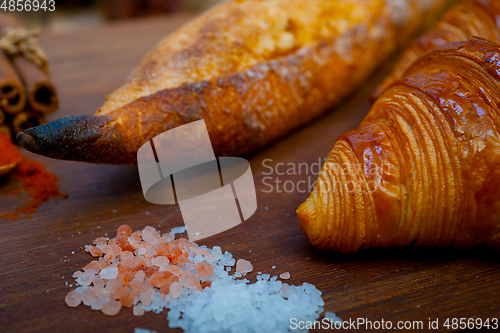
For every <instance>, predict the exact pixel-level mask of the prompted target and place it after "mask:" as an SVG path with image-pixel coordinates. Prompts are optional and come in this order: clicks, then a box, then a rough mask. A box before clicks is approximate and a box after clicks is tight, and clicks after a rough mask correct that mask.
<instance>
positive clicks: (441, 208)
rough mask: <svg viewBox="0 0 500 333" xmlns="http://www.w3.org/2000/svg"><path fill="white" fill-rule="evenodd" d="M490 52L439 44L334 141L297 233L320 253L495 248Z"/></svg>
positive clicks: (499, 180) (496, 177) (494, 90)
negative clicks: (380, 248)
mask: <svg viewBox="0 0 500 333" xmlns="http://www.w3.org/2000/svg"><path fill="white" fill-rule="evenodd" d="M499 59H500V46H499V45H498V44H495V43H492V42H489V41H487V40H484V39H479V38H471V39H469V41H464V42H455V43H450V44H445V45H444V46H442V47H441V48H438V49H436V50H434V51H431V52H430V53H427V54H426V55H425V56H423V57H421V58H419V59H418V60H417V61H416V62H414V63H413V64H412V65H411V66H410V67H409V68H408V69H407V70H406V74H405V77H404V78H403V79H401V80H399V81H396V82H395V83H393V84H392V85H391V86H389V87H388V88H387V89H386V90H385V91H384V92H383V93H382V95H381V96H380V97H379V98H378V99H377V101H376V102H375V104H374V105H373V106H372V108H371V110H370V112H369V114H368V115H367V116H366V118H365V119H364V120H363V122H362V123H361V125H360V127H359V128H357V129H356V130H353V131H351V132H349V133H347V134H344V135H342V136H341V137H340V138H339V139H337V141H336V143H335V146H334V148H333V149H332V151H331V152H330V154H329V156H328V159H327V161H326V163H325V164H324V165H323V167H322V170H321V172H320V174H319V177H318V180H317V183H316V185H315V188H314V190H313V192H312V193H311V195H310V196H309V198H308V199H307V200H306V201H305V202H304V203H303V204H302V205H301V206H300V207H299V208H298V210H297V214H298V216H299V221H300V226H301V228H302V230H303V232H304V233H305V235H306V236H307V238H308V239H309V241H310V242H311V243H312V244H313V245H315V246H317V247H319V248H322V249H331V250H336V251H340V252H355V251H358V249H360V248H372V247H377V246H404V245H410V244H414V245H421V246H455V247H469V246H473V245H476V244H479V243H483V242H486V243H487V244H489V245H491V246H493V247H496V248H499V247H500V61H499Z"/></svg>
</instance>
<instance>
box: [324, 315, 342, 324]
mask: <svg viewBox="0 0 500 333" xmlns="http://www.w3.org/2000/svg"><path fill="white" fill-rule="evenodd" d="M325 319H328V320H329V321H331V322H333V323H339V324H342V323H343V321H342V319H340V318H339V317H337V316H336V315H335V313H333V312H329V311H328V312H325ZM337 326H338V324H337Z"/></svg>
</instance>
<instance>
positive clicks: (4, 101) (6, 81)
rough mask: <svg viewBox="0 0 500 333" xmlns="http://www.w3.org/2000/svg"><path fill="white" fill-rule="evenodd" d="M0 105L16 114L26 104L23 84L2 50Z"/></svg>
mask: <svg viewBox="0 0 500 333" xmlns="http://www.w3.org/2000/svg"><path fill="white" fill-rule="evenodd" d="M0 106H1V107H2V109H3V110H4V111H5V112H6V113H9V114H16V113H18V112H20V111H21V110H23V109H24V108H25V106H26V92H25V90H24V85H23V83H22V82H21V79H20V78H19V76H18V75H17V73H16V70H15V69H14V67H13V65H12V63H11V62H10V60H9V58H7V56H6V55H5V54H4V53H3V52H0Z"/></svg>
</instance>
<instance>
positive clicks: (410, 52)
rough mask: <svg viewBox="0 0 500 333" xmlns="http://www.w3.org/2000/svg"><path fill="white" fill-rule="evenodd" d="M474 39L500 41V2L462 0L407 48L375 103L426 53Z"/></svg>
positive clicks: (377, 93)
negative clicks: (453, 43)
mask: <svg viewBox="0 0 500 333" xmlns="http://www.w3.org/2000/svg"><path fill="white" fill-rule="evenodd" d="M472 36H475V37H481V38H484V39H487V40H490V41H492V42H495V43H498V42H500V1H498V0H462V1H461V2H460V3H459V4H458V5H457V6H455V7H454V8H453V9H451V10H449V11H448V12H447V13H446V14H445V15H444V16H443V17H442V18H441V19H440V20H439V22H438V23H437V24H436V26H435V27H434V28H433V29H432V30H431V31H429V32H428V33H427V34H425V35H423V36H421V37H420V38H418V39H417V40H415V41H414V42H413V43H411V44H410V46H408V48H407V49H406V50H405V52H404V53H403V54H402V55H401V57H400V58H399V60H398V62H397V63H396V65H395V66H394V69H393V70H392V72H391V74H390V75H389V76H388V77H387V78H386V79H385V80H384V81H382V83H381V84H380V85H379V86H378V87H377V88H376V89H375V91H374V92H373V95H372V99H373V100H375V99H376V98H377V97H378V96H380V94H381V93H382V91H383V90H384V89H385V88H387V87H388V86H389V85H391V83H393V82H394V81H396V80H399V79H400V78H402V77H403V75H404V73H405V71H406V69H407V68H408V67H410V65H411V64H412V63H413V62H414V61H415V60H417V59H418V58H420V57H421V56H422V55H423V54H424V53H426V52H427V51H430V50H433V49H435V48H436V47H438V46H441V45H443V44H446V43H448V42H458V41H463V40H466V39H467V38H468V37H472Z"/></svg>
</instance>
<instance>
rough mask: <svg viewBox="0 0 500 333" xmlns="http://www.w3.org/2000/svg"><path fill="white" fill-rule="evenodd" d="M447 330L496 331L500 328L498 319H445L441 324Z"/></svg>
mask: <svg viewBox="0 0 500 333" xmlns="http://www.w3.org/2000/svg"><path fill="white" fill-rule="evenodd" d="M443 326H444V327H446V328H447V329H452V330H457V329H460V330H465V329H471V330H472V329H484V328H487V329H491V330H497V329H499V328H500V326H499V320H498V318H487V319H485V320H483V319H481V318H447V319H446V321H445V322H444V324H443Z"/></svg>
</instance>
